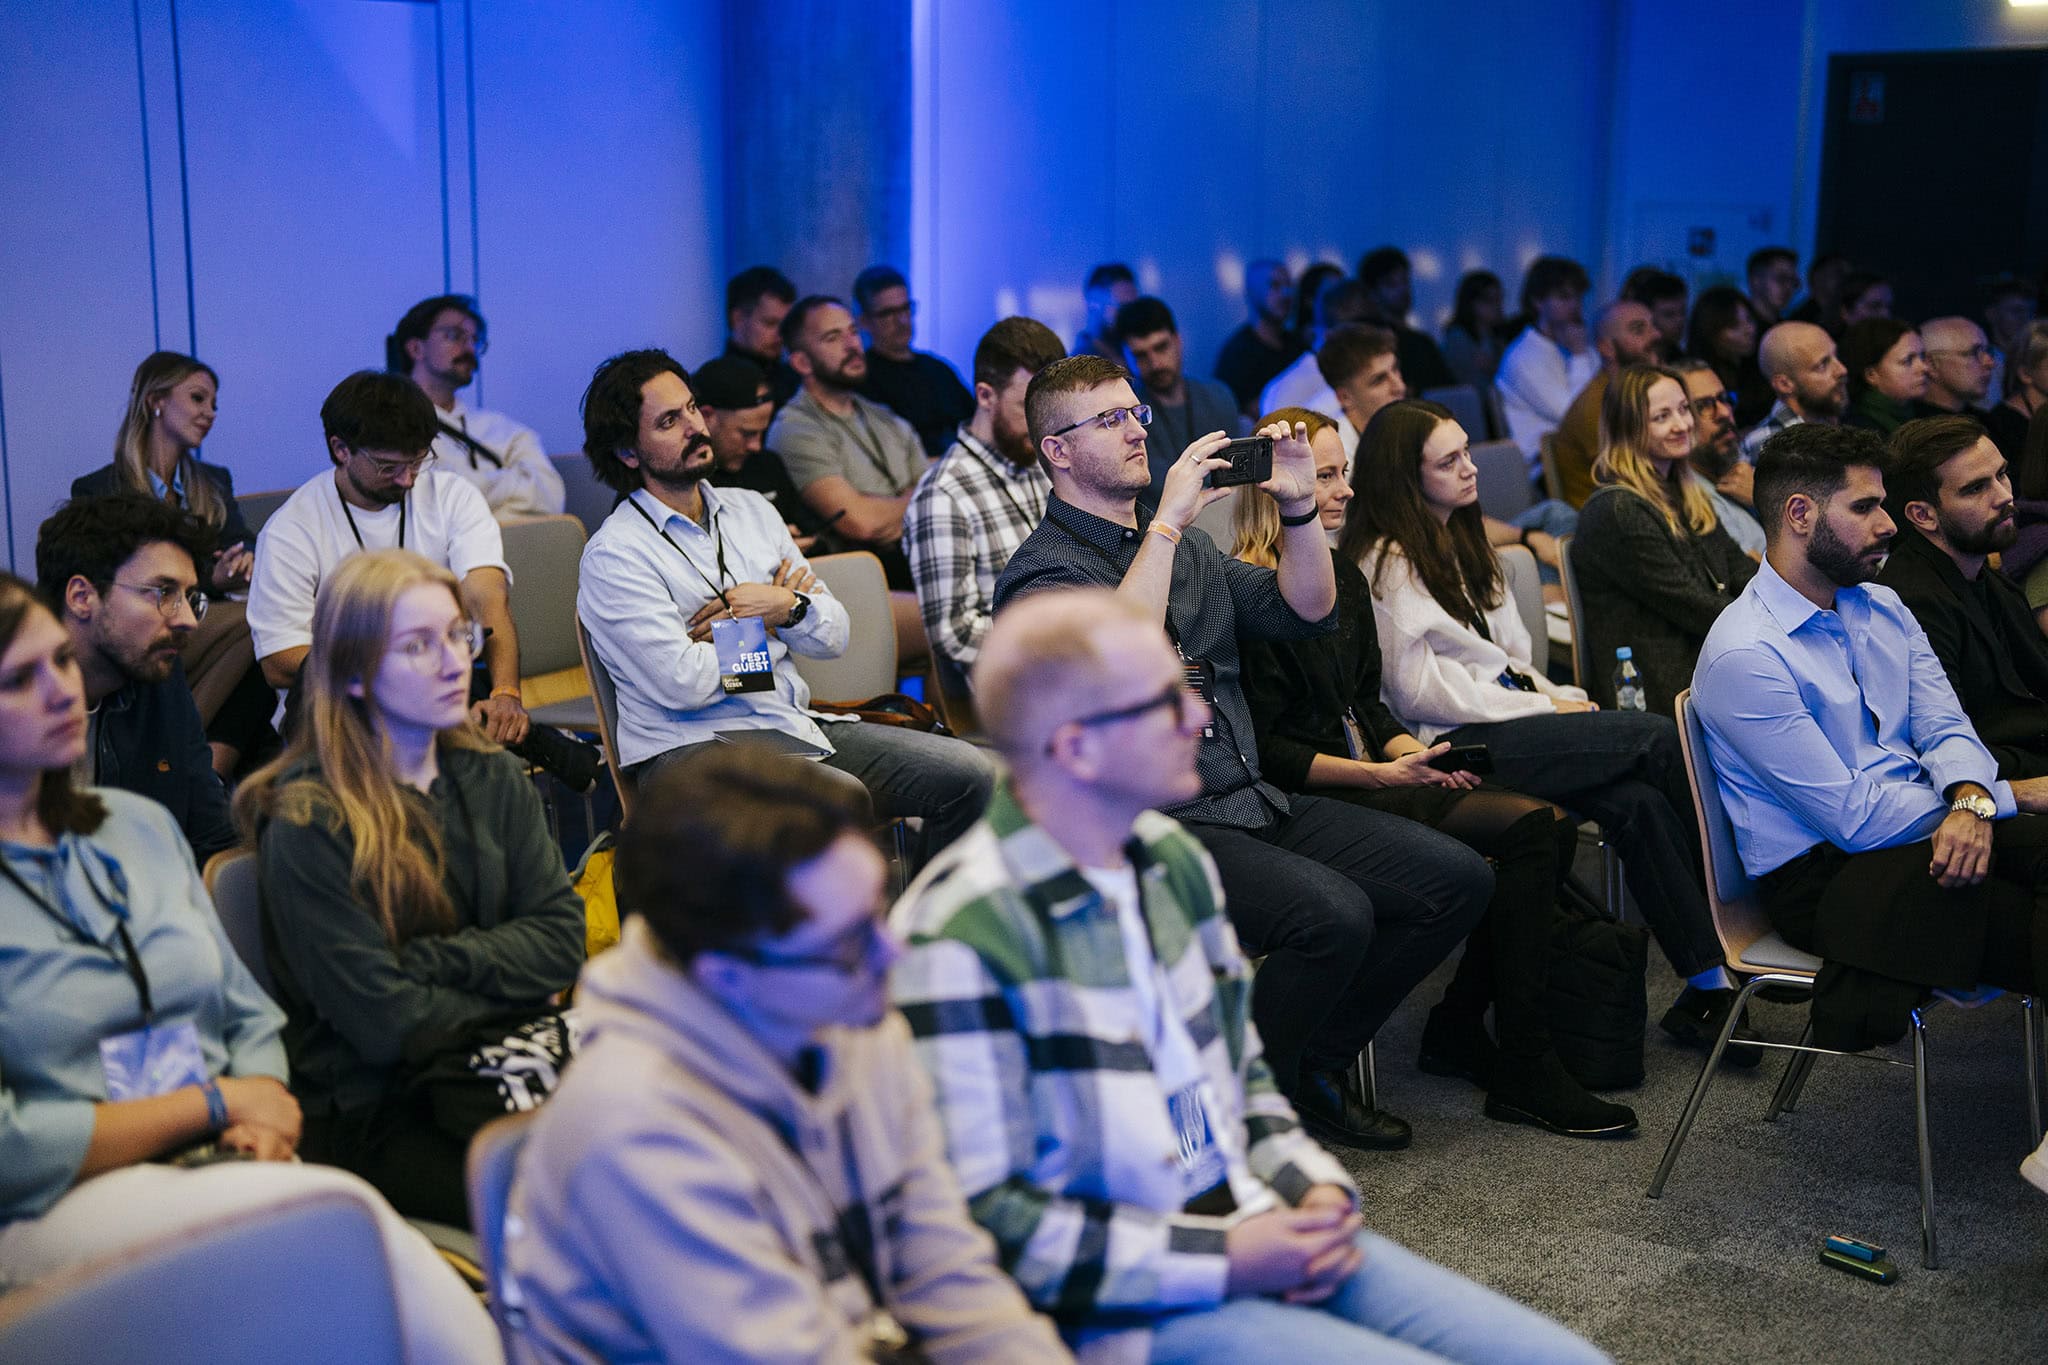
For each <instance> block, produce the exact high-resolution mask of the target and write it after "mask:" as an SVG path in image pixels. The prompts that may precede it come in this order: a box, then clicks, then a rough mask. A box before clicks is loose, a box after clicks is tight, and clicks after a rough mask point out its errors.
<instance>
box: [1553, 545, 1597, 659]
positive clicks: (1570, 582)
mask: <svg viewBox="0 0 2048 1365" xmlns="http://www.w3.org/2000/svg"><path fill="white" fill-rule="evenodd" d="M1557 576H1558V578H1559V580H1560V581H1561V582H1562V583H1563V584H1564V609H1565V611H1566V613H1567V614H1569V615H1570V616H1571V618H1572V681H1573V682H1575V683H1577V684H1578V685H1579V686H1580V687H1584V688H1586V689H1587V690H1588V691H1590V690H1592V678H1593V644H1592V640H1591V638H1590V634H1591V633H1590V632H1589V631H1585V630H1582V629H1580V627H1579V623H1580V622H1582V621H1584V620H1585V619H1586V602H1585V598H1583V597H1581V596H1580V595H1579V576H1578V574H1576V573H1575V572H1573V571H1572V537H1570V536H1559V537H1558V538H1557Z"/></svg>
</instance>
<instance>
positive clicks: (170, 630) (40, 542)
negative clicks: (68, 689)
mask: <svg viewBox="0 0 2048 1365" xmlns="http://www.w3.org/2000/svg"><path fill="white" fill-rule="evenodd" d="M206 543H207V536H206V531H205V524H204V523H203V522H201V521H199V520H198V519H197V518H196V517H194V516H192V515H190V514H188V513H184V512H180V511H177V510H175V509H174V508H172V507H170V506H169V505H167V504H165V503H162V502H159V501H158V500H156V499H155V498H150V497H144V496H142V495H140V494H136V493H109V494H106V495H104V496H101V497H86V498H73V499H72V500H71V501H70V502H68V503H66V504H64V506H62V507H60V508H58V509H57V511H56V512H55V513H54V514H53V515H52V516H51V517H50V519H49V520H48V521H46V522H44V523H43V525H42V529H41V530H39V531H38V532H37V533H36V580H37V584H36V585H37V588H38V589H39V590H40V591H41V593H42V595H43V600H44V601H45V602H47V603H50V604H51V605H52V606H53V607H54V608H55V610H56V611H57V613H58V616H59V618H60V619H61V620H62V622H63V624H64V628H65V629H66V630H67V631H68V632H69V633H70V635H71V650H72V657H73V658H74V659H76V660H77V663H78V670H79V676H80V678H81V680H82V683H83V685H84V688H85V704H86V712H87V715H88V717H89V718H90V719H89V721H88V723H87V726H86V746H87V747H86V752H85V755H84V757H83V758H82V759H81V761H80V762H79V764H78V766H77V768H76V771H75V773H74V776H75V778H76V779H77V781H78V783H79V785H81V786H94V787H121V788H124V789H126V790H128V791H132V792H135V793H137V794H138V795H141V796H147V797H149V798H151V799H152V800H154V801H156V802H158V803H160V804H161V805H163V806H165V807H166V808H168V809H169V810H170V812H171V815H172V817H173V818H174V819H176V820H177V822H178V827H179V828H180V829H182V830H183V831H184V833H185V839H186V842H188V843H189V844H191V845H192V852H193V855H194V857H196V858H197V859H198V861H199V862H200V863H202V864H203V863H205V861H206V860H207V859H208V858H211V857H212V856H213V855H214V854H216V853H220V852H223V851H225V850H227V849H230V848H233V847H234V846H235V843H236V842H237V840H236V836H235V823H234V821H233V819H231V818H230V817H229V815H228V793H227V788H226V787H225V786H224V785H223V784H222V782H221V780H220V776H219V774H217V773H216V772H215V771H214V767H213V755H212V752H211V751H210V750H209V749H208V748H207V743H206V730H205V727H204V726H203V725H202V724H201V722H200V719H199V710H198V708H197V707H196V706H194V705H193V703H192V693H191V690H190V689H189V688H187V687H186V685H185V673H184V665H183V664H182V662H181V661H180V659H179V654H178V652H179V649H180V647H181V646H182V645H183V644H184V642H185V640H186V639H188V638H189V637H190V636H191V634H192V632H193V631H194V630H195V629H197V627H198V625H199V622H200V621H201V620H202V619H203V618H204V617H205V616H206V615H208V614H209V608H210V607H212V606H213V603H212V602H211V601H210V600H209V599H208V598H207V597H206V595H205V593H204V592H202V591H201V590H200V588H199V576H198V570H197V568H196V566H197V565H199V564H201V563H203V562H204V558H205V549H204V546H205V544H206ZM252 666H253V664H252ZM263 692H264V695H266V696H270V695H273V694H272V693H271V692H270V689H269V688H267V687H266V688H264V689H263Z"/></svg>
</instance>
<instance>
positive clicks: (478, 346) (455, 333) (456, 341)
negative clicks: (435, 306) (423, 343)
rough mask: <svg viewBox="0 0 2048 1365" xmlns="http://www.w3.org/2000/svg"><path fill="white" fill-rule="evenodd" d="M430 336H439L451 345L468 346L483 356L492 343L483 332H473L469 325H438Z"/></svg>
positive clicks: (479, 355)
mask: <svg viewBox="0 0 2048 1365" xmlns="http://www.w3.org/2000/svg"><path fill="white" fill-rule="evenodd" d="M428 335H429V336H437V337H439V338H441V340H443V341H445V342H447V343H448V344H449V345H451V346H467V347H469V349H470V350H472V351H475V352H476V353H477V355H478V357H482V355H483V353H484V352H485V351H488V350H490V349H491V343H490V341H489V339H488V338H486V337H485V336H484V334H483V333H482V332H472V331H470V330H469V329H468V328H467V327H436V328H435V329H434V330H433V331H432V332H430V333H428Z"/></svg>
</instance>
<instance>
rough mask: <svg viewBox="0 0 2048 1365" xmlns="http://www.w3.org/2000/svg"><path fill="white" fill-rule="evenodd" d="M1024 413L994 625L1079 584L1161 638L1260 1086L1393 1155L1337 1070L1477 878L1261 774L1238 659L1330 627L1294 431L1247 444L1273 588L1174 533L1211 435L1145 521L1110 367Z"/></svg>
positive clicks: (1213, 461)
mask: <svg viewBox="0 0 2048 1365" xmlns="http://www.w3.org/2000/svg"><path fill="white" fill-rule="evenodd" d="M1025 401H1026V407H1027V410H1028V413H1029V416H1030V421H1031V434H1032V437H1033V438H1034V439H1035V440H1036V441H1037V444H1038V450H1039V453H1040V455H1041V457H1042V458H1043V459H1044V460H1045V462H1046V464H1047V465H1048V466H1049V467H1050V469H1051V476H1052V486H1053V493H1052V497H1051V498H1050V499H1049V500H1048V501H1047V504H1046V514H1045V520H1044V522H1042V523H1041V524H1040V525H1039V527H1038V529H1037V530H1036V531H1033V532H1032V533H1031V536H1030V538H1029V539H1027V540H1026V541H1025V542H1024V544H1023V545H1021V546H1019V547H1018V550H1017V553H1016V554H1015V555H1013V556H1012V557H1011V559H1010V563H1009V566H1008V567H1007V568H1005V569H1004V570H1003V575H1002V577H1001V578H1000V579H999V580H998V581H997V583H996V605H997V609H998V615H997V619H998V620H999V621H1000V620H1001V612H1002V611H1003V610H1005V609H1007V607H1008V604H1009V603H1010V602H1012V601H1014V600H1015V599H1017V598H1018V597H1021V596H1023V595H1025V594H1027V593H1033V592H1040V591H1043V590H1045V589H1048V588H1061V587H1083V586H1095V587H1104V588H1112V589H1117V590H1119V591H1120V592H1121V593H1122V594H1123V595H1125V596H1128V597H1130V598H1132V599H1133V600H1134V601H1138V602H1142V603H1143V604H1144V607H1145V610H1146V614H1147V616H1148V618H1149V619H1151V620H1154V621H1158V622H1160V623H1162V625H1164V626H1165V627H1166V628H1167V629H1169V630H1170V631H1172V632H1173V636H1174V642H1175V645H1176V647H1177V648H1178V650H1179V651H1180V655H1181V660H1182V664H1183V668H1184V674H1183V682H1184V683H1186V684H1187V685H1188V686H1192V687H1197V688H1199V689H1200V691H1201V692H1202V695H1203V700H1204V701H1205V703H1207V706H1208V707H1209V708H1213V709H1211V710H1210V711H1209V713H1208V715H1207V718H1206V720H1205V721H1204V724H1203V725H1202V727H1201V733H1202V743H1201V744H1200V745H1199V746H1198V748H1197V761H1196V769H1197V772H1198V774H1199V776H1200V779H1201V781H1200V784H1199V786H1198V788H1197V789H1195V790H1191V791H1189V792H1188V793H1186V794H1185V795H1183V796H1182V797H1180V799H1178V800H1177V801H1175V802H1174V803H1173V804H1171V805H1170V806H1169V808H1168V810H1167V814H1169V815H1172V816H1174V817H1175V818H1176V819H1178V820H1181V821H1182V822H1183V823H1185V824H1187V825H1188V826H1189V828H1190V830H1191V831H1192V832H1193V834H1194V835H1195V837H1196V838H1197V839H1199V840H1201V842H1202V844H1203V846H1204V847H1205V848H1206V849H1207V850H1208V852H1209V855H1210V856H1211V857H1212V858H1213V859H1214V860H1215V862H1216V865H1217V868H1218V870H1219V872H1220V874H1221V876H1222V878H1223V886H1224V889H1225V891H1226V892H1228V894H1229V897H1230V915H1231V921H1232V923H1233V924H1234V925H1235V926H1236V929H1237V933H1238V935H1239V936H1240V937H1241V938H1243V939H1244V941H1245V943H1246V945H1247V947H1248V948H1249V950H1250V951H1251V952H1252V953H1254V954H1257V955H1260V956H1263V957H1264V958H1265V966H1264V977H1265V980H1266V982H1267V989H1265V990H1262V991H1261V992H1260V993H1259V995H1258V1010H1257V1018H1258V1023H1259V1032H1260V1033H1261V1035H1263V1036H1264V1038H1265V1040H1266V1047H1267V1053H1268V1056H1269V1058H1270V1059H1271V1064H1272V1067H1273V1072H1274V1077H1275V1080H1276V1082H1277V1083H1278V1085H1279V1086H1280V1089H1281V1092H1282V1093H1283V1094H1286V1095H1288V1096H1289V1097H1290V1099H1291V1100H1292V1101H1293V1103H1294V1107H1295V1108H1296V1110H1298V1111H1300V1112H1301V1113H1302V1115H1303V1117H1304V1120H1305V1121H1307V1122H1309V1123H1310V1124H1311V1125H1312V1126H1314V1127H1316V1128H1317V1130H1318V1131H1320V1132H1324V1133H1327V1134H1329V1135H1330V1136H1331V1138H1332V1140H1334V1141H1338V1142H1343V1143H1346V1144H1348V1145H1352V1146H1367V1147H1381V1148H1393V1147H1404V1146H1406V1145H1407V1144H1408V1142H1409V1140H1410V1133H1409V1129H1408V1125H1407V1124H1406V1123H1404V1122H1402V1121H1401V1120H1400V1119H1398V1118H1395V1117H1393V1116H1392V1115H1389V1114H1385V1113H1382V1112H1380V1111H1378V1110H1377V1109H1375V1108H1374V1107H1373V1105H1372V1102H1371V1100H1370V1098H1369V1097H1368V1096H1366V1095H1365V1094H1363V1093H1362V1092H1361V1090H1360V1088H1359V1087H1358V1085H1357V1083H1356V1080H1355V1068H1354V1066H1353V1062H1354V1061H1355V1060H1356V1058H1357V1056H1358V1053H1359V1051H1360V1049H1362V1048H1364V1047H1365V1045H1366V1044H1367V1043H1368V1042H1370V1041H1371V1040H1372V1037H1373V1035H1374V1034H1375V1033H1376V1032H1378V1030H1379V1027H1380V1025H1381V1024H1383V1023H1385V1022H1386V1019H1387V1017H1388V1016H1389V1015H1390V1014H1392V1013H1393V1011H1394V1008H1395V1006H1397V1005H1398V1004H1400V1002H1401V1001H1402V999H1403V998H1405V997H1406V996H1407V994H1408V992H1409V991H1411V990H1413V989H1414V988H1415V986H1416V984H1417V983H1418V982H1420V981H1421V980H1422V979H1423V978H1424V977H1426V976H1428V975H1429V973H1430V971H1431V970H1433V969H1434V968H1435V966H1436V965H1437V963H1439V962H1441V961H1442V960H1443V959H1444V957H1445V956H1446V955H1447V954H1448V953H1449V952H1450V951H1451V949H1452V947H1454V946H1455V945H1456V944H1457V943H1458V942H1459V940H1461V939H1463V938H1464V937H1465V936H1466V935H1467V934H1468V933H1470V932H1471V930H1472V926H1473V925H1474V924H1476V923H1477V922H1478V920H1479V917H1480V915H1481V914H1482V913H1484V911H1485V907H1486V900H1487V897H1488V896H1489V895H1491V894H1492V891H1493V874H1492V873H1491V872H1490V871H1489V870H1488V869H1487V866H1486V862H1485V860H1484V859H1483V858H1481V857H1479V855H1477V854H1475V853H1473V852H1472V851H1471V850H1470V849H1468V848H1466V847H1465V846H1464V845H1462V844H1460V843H1458V842H1457V841H1456V840H1454V839H1450V838H1447V837H1445V836H1443V835H1440V834H1437V833H1436V832H1435V831H1434V830H1428V829H1423V828H1421V827H1419V826H1416V825H1414V824H1413V823H1412V822H1408V821H1403V820H1401V819H1399V818H1398V817H1396V816H1391V815H1385V814H1382V813H1381V812H1379V811H1374V810H1367V809H1365V808H1363V807H1360V806H1354V805H1351V804H1349V803H1347V802H1343V801H1329V800H1325V799H1323V798H1321V797H1315V796H1296V797H1289V796H1287V795H1285V794H1283V793H1282V792H1281V791H1280V789H1279V788H1277V787H1275V786H1273V785H1272V784H1271V783H1270V782H1268V781H1266V780H1265V779H1264V777H1263V776H1262V775H1261V772H1260V768H1259V755H1258V739H1257V735H1256V733H1255V732H1254V729H1253V725H1252V719H1251V712H1250V710H1249V708H1248V707H1247V706H1246V704H1245V697H1244V690H1243V687H1242V684H1241V681H1240V676H1239V673H1240V669H1239V653H1238V650H1239V641H1240V639H1243V640H1262V639H1273V640H1291V639H1305V638H1309V637H1313V636H1317V635H1322V634H1325V633H1326V632H1327V631H1328V630H1329V629H1330V627H1331V626H1332V625H1333V624H1334V620H1335V617H1334V612H1335V608H1336V601H1337V598H1336V583H1335V579H1334V578H1333V576H1332V574H1331V570H1330V560H1329V556H1328V555H1327V553H1326V550H1327V548H1328V546H1327V542H1326V541H1325V540H1324V537H1323V529H1322V526H1321V525H1320V523H1319V522H1318V519H1317V513H1316V501H1315V459H1314V456H1313V454H1312V453H1311V451H1310V449H1309V445H1308V433H1307V430H1306V429H1305V428H1302V427H1299V426H1296V427H1292V428H1288V427H1284V426H1281V425H1279V424H1277V423H1276V424H1274V425H1272V426H1269V427H1267V428H1266V429H1265V432H1264V434H1265V435H1269V436H1272V437H1274V438H1275V448H1274V454H1273V477H1272V478H1271V479H1270V480H1269V481H1268V482H1267V483H1266V484H1265V487H1266V488H1267V490H1268V491H1269V492H1271V493H1273V494H1274V495H1275V496H1276V497H1278V498H1279V499H1280V511H1281V519H1282V523H1283V525H1284V526H1285V528H1286V529H1285V530H1284V531H1283V532H1282V534H1283V536H1285V537H1287V538H1288V540H1289V542H1290V543H1289V546H1288V550H1289V553H1288V554H1286V555H1284V556H1282V557H1281V558H1280V566H1279V568H1278V570H1277V571H1276V570H1274V569H1264V568H1256V567H1254V566H1252V565H1249V564H1243V563H1239V562H1238V561H1236V560H1233V559H1229V558H1227V557H1225V556H1224V555H1223V553H1222V552H1221V551H1220V550H1218V549H1217V548H1216V546H1215V544H1214V543H1213V542H1212V541H1210V539H1209V537H1208V536H1207V535H1205V534H1204V533H1203V532H1202V531H1201V530H1200V529H1199V528H1197V527H1195V526H1194V525H1192V523H1193V522H1194V520H1195V517H1196V516H1197V514H1199V513H1200V512H1201V511H1202V509H1203V508H1205V507H1207V506H1209V505H1210V504H1212V503H1214V502H1218V501H1220V500H1222V499H1224V498H1227V497H1229V496H1230V490H1229V489H1228V488H1206V487H1205V486H1204V479H1205V477H1206V476H1207V475H1208V473H1209V472H1210V471H1211V470H1212V469H1218V468H1225V467H1227V464H1228V462H1227V461H1224V460H1221V459H1218V458H1216V452H1217V451H1218V450H1220V449H1221V448H1222V447H1223V445H1224V444H1225V437H1224V436H1223V434H1222V433H1221V432H1217V433H1213V434H1211V435H1208V436H1204V437H1203V438H1202V439H1200V440H1198V441H1196V442H1195V443H1194V445H1192V446H1190V447H1188V449H1187V450H1186V451H1184V452H1182V454H1181V458H1180V459H1178V460H1176V461H1175V462H1174V467H1173V470H1172V472H1171V473H1169V474H1168V475H1167V478H1166V494H1165V497H1164V498H1162V499H1161V501H1160V504H1159V506H1158V507H1157V508H1156V509H1154V508H1150V507H1145V506H1144V505H1143V504H1141V503H1139V502H1138V501H1137V498H1138V495H1139V494H1140V493H1142V492H1143V491H1144V489H1145V487H1146V486H1147V484H1148V483H1149V482H1150V479H1151V475H1150V472H1149V466H1148V462H1147V458H1146V437H1145V429H1144V427H1143V426H1142V425H1140V423H1139V421H1138V418H1137V409H1138V402H1137V395H1136V394H1135V393H1134V392H1133V391H1132V389H1131V385H1130V377H1129V375H1128V374H1127V373H1126V372H1125V371H1124V369H1123V368H1122V367H1121V366H1118V365H1113V364H1110V363H1108V362H1106V361H1103V360H1101V359H1099V358H1097V357H1094V356H1073V357H1069V358H1068V359H1066V360H1062V361H1057V362H1055V363H1054V364H1051V365H1048V366H1046V368H1045V369H1043V370H1041V371H1039V373H1038V377H1037V378H1036V379H1034V380H1032V381H1031V388H1030V391H1029V393H1028V394H1027V396H1026V400H1025ZM1146 518H1149V521H1147V520H1145V519H1146ZM1115 719H1116V718H1115V717H1113V716H1112V717H1105V718H1104V723H1108V722H1109V721H1113V720H1115Z"/></svg>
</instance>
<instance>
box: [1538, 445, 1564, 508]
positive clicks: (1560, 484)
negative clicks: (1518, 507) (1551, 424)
mask: <svg viewBox="0 0 2048 1365" xmlns="http://www.w3.org/2000/svg"><path fill="white" fill-rule="evenodd" d="M1554 441H1555V436H1554V434H1553V433H1551V432H1547V431H1546V432H1545V433H1543V435H1542V436H1541V437H1540V438H1538V440H1537V442H1536V452H1537V466H1538V467H1539V468H1540V469H1542V471H1543V496H1544V497H1546V498H1551V499H1555V500H1560V501H1561V500H1562V499H1563V498H1564V475H1562V474H1560V473H1558V472H1557V451H1556V449H1555V448H1554V446H1553V442H1554Z"/></svg>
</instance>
